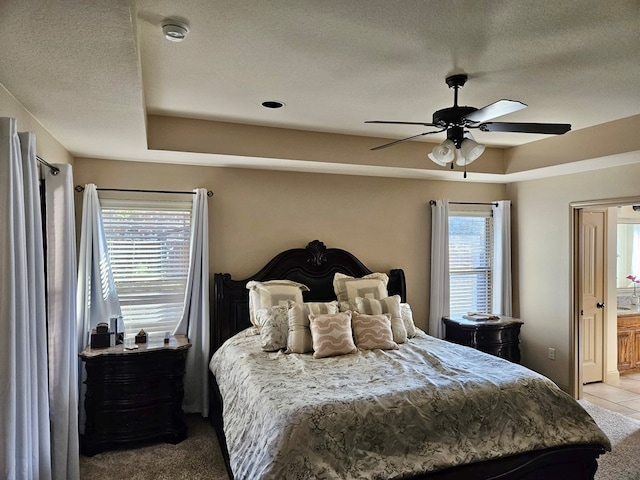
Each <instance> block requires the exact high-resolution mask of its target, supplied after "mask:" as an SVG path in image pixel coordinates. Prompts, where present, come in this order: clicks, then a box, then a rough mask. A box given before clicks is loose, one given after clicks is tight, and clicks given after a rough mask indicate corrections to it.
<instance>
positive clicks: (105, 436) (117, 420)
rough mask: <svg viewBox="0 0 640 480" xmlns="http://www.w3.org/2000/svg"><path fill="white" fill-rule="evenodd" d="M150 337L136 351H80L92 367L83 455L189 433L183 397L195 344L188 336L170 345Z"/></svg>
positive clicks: (88, 367) (172, 439) (173, 439)
mask: <svg viewBox="0 0 640 480" xmlns="http://www.w3.org/2000/svg"><path fill="white" fill-rule="evenodd" d="M150 340H151V341H150V342H149V343H146V344H140V345H139V346H138V349H136V350H126V349H125V348H124V346H123V345H117V346H115V347H108V348H100V349H92V348H89V347H87V348H86V349H85V350H84V351H83V352H81V353H80V358H81V359H82V361H83V362H84V364H85V367H86V370H87V379H86V381H85V384H86V385H87V391H86V395H85V401H84V406H85V411H86V421H85V429H84V435H82V436H81V437H80V451H81V452H82V453H83V454H84V455H95V454H96V453H99V452H101V451H103V450H107V449H110V448H119V447H125V446H132V445H139V444H143V443H147V442H150V441H154V440H155V441H166V442H169V443H179V442H181V441H182V440H184V439H185V438H186V437H187V426H186V423H185V418H184V413H183V411H182V399H183V396H184V385H183V376H184V369H185V360H186V357H187V352H188V350H189V347H191V344H190V343H189V342H188V341H187V339H186V338H185V337H184V336H176V337H171V338H170V340H169V343H168V344H164V343H163V339H161V338H160V339H157V340H156V339H150Z"/></svg>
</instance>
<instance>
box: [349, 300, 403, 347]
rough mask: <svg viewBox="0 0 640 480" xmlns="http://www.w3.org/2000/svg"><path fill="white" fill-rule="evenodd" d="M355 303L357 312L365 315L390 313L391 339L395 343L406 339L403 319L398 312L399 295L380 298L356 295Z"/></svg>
mask: <svg viewBox="0 0 640 480" xmlns="http://www.w3.org/2000/svg"><path fill="white" fill-rule="evenodd" d="M356 305H357V307H358V312H359V313H365V314H367V315H379V314H381V313H390V314H391V330H392V331H393V340H394V341H395V342H396V343H404V342H406V341H407V330H406V329H405V327H404V321H403V320H402V314H401V313H400V295H393V296H392V297H386V298H383V299H381V300H376V299H375V298H363V297H356Z"/></svg>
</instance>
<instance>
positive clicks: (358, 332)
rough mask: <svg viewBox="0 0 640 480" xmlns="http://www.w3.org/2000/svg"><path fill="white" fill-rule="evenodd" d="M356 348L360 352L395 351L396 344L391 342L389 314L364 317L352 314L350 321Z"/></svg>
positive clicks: (363, 315) (391, 333)
mask: <svg viewBox="0 0 640 480" xmlns="http://www.w3.org/2000/svg"><path fill="white" fill-rule="evenodd" d="M351 324H352V325H353V335H354V336H355V337H356V346H357V347H358V348H361V349H362V350H373V349H375V348H380V349H382V350H396V349H397V348H398V344H397V343H396V342H394V341H393V332H392V331H391V314H390V313H383V314H380V315H365V314H364V313H357V312H353V318H352V319H351Z"/></svg>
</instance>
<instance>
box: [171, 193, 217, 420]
mask: <svg viewBox="0 0 640 480" xmlns="http://www.w3.org/2000/svg"><path fill="white" fill-rule="evenodd" d="M174 333H175V334H179V335H187V337H188V338H189V342H191V348H190V349H189V353H188V354H187V362H186V372H185V376H184V401H183V408H184V411H185V412H201V413H202V416H204V417H206V416H208V415H209V390H208V388H207V385H208V368H209V367H208V361H209V214H208V206H207V191H206V190H205V189H204V188H198V189H195V195H194V199H193V208H192V213H191V245H190V249H189V274H188V277H187V286H186V289H185V300H184V310H183V313H182V318H181V320H180V323H179V324H178V326H177V327H176V329H175V331H174Z"/></svg>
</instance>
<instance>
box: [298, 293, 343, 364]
mask: <svg viewBox="0 0 640 480" xmlns="http://www.w3.org/2000/svg"><path fill="white" fill-rule="evenodd" d="M287 305H288V307H289V309H288V311H287V321H288V330H289V335H288V338H287V353H308V352H312V351H313V339H312V338H311V330H310V329H309V315H312V314H313V315H320V314H323V313H338V302H335V301H334V302H328V303H322V302H308V303H299V302H292V301H289V302H287Z"/></svg>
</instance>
